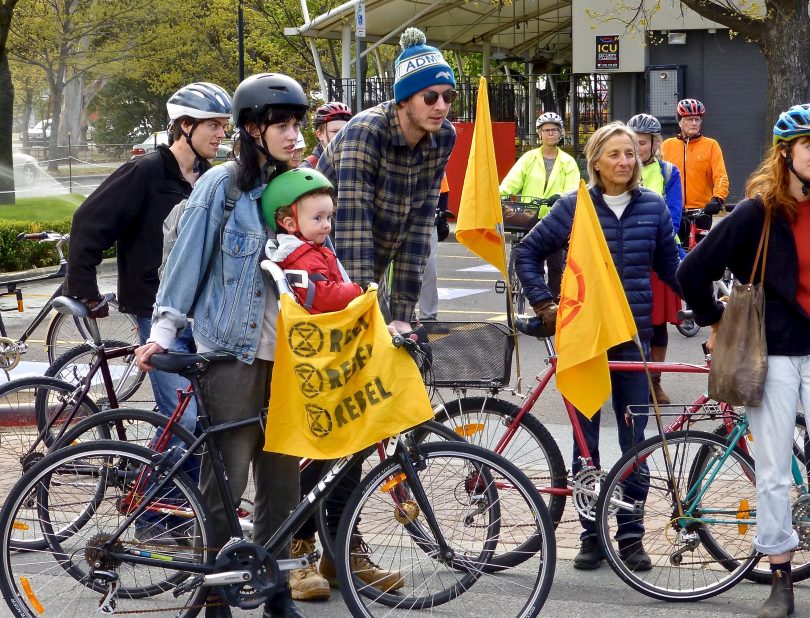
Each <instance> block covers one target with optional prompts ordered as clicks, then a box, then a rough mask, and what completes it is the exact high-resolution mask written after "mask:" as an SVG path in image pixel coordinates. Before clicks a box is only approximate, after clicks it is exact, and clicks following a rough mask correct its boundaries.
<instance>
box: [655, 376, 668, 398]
mask: <svg viewBox="0 0 810 618" xmlns="http://www.w3.org/2000/svg"><path fill="white" fill-rule="evenodd" d="M652 385H653V394H654V395H655V401H657V402H658V403H671V402H670V399H669V395H667V394H666V392H664V389H663V388H661V374H660V373H654V374H652Z"/></svg>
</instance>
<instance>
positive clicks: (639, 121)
mask: <svg viewBox="0 0 810 618" xmlns="http://www.w3.org/2000/svg"><path fill="white" fill-rule="evenodd" d="M627 128H628V129H631V130H632V131H634V132H636V133H640V134H642V135H661V123H660V122H658V118H656V117H655V116H650V115H649V114H636V115H635V116H633V117H632V118H631V119H630V120H628V121H627Z"/></svg>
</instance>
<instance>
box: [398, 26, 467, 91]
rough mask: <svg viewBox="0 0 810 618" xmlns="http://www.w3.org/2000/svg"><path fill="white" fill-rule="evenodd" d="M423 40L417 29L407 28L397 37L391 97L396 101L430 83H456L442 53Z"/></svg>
mask: <svg viewBox="0 0 810 618" xmlns="http://www.w3.org/2000/svg"><path fill="white" fill-rule="evenodd" d="M426 41H427V39H426V38H425V35H424V33H423V32H422V31H421V30H419V29H417V28H408V29H407V30H405V32H403V33H402V36H401V37H400V39H399V44H400V45H401V46H402V53H401V54H400V55H399V57H398V58H397V60H396V63H395V68H396V77H395V79H394V100H396V102H397V103H400V102H402V101H404V100H405V99H407V98H408V97H410V96H412V95H414V94H416V93H417V92H419V91H420V90H424V89H425V88H428V87H430V86H436V85H439V84H448V85H450V86H453V87H454V88H455V86H456V77H455V75H454V74H453V69H452V68H451V67H450V65H449V64H447V61H446V60H445V59H444V56H442V52H440V51H439V50H438V49H436V48H435V47H431V46H430V45H427V44H426Z"/></svg>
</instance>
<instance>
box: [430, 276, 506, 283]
mask: <svg viewBox="0 0 810 618" xmlns="http://www.w3.org/2000/svg"><path fill="white" fill-rule="evenodd" d="M439 281H469V282H470V283H497V282H498V281H500V279H468V278H466V277H458V278H455V277H439Z"/></svg>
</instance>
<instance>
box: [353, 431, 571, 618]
mask: <svg viewBox="0 0 810 618" xmlns="http://www.w3.org/2000/svg"><path fill="white" fill-rule="evenodd" d="M408 456H411V457H414V456H415V461H414V464H415V466H416V470H417V474H418V479H417V482H418V483H419V484H420V485H421V487H422V488H423V489H424V491H425V493H426V495H427V499H428V504H430V506H431V508H432V509H433V511H434V515H435V516H436V519H437V520H438V522H439V525H440V529H441V531H442V535H443V536H444V537H445V540H446V541H447V542H448V545H449V546H450V548H451V549H454V550H455V551H458V552H459V553H463V554H464V555H465V558H462V559H459V557H458V554H455V555H454V556H443V557H442V559H438V556H437V551H438V547H437V545H436V541H435V540H434V537H433V535H432V532H431V531H430V528H429V527H428V526H427V524H426V522H425V520H424V513H423V512H422V511H421V510H420V511H419V512H415V511H414V510H413V509H411V510H410V511H409V515H408V517H407V520H406V523H402V522H398V521H397V519H396V517H397V515H396V513H402V510H401V509H402V503H399V504H400V506H398V507H397V506H394V504H393V502H392V501H391V498H390V491H391V489H392V485H393V486H394V487H395V488H396V489H397V490H398V491H399V492H400V493H401V495H402V496H408V495H412V494H411V492H410V489H411V486H412V485H411V484H412V483H413V480H412V479H409V478H408V477H407V475H405V474H404V473H403V471H402V470H403V469H402V467H401V466H402V464H401V462H400V460H399V457H392V458H389V459H386V460H385V461H383V462H381V463H380V464H379V465H378V466H377V467H376V468H374V469H373V470H372V471H371V472H370V473H369V474H367V475H366V476H365V477H364V478H363V480H362V481H361V483H360V484H359V485H358V487H357V489H356V490H355V491H354V493H353V494H352V497H351V499H350V500H349V503H348V504H347V507H346V511H345V512H344V514H343V517H342V518H341V522H340V528H339V531H338V539H340V542H339V544H338V560H337V572H338V578H339V580H340V584H341V590H342V591H343V598H344V601H345V603H346V605H347V607H348V608H349V611H350V612H351V614H352V616H355V617H366V618H368V617H370V616H372V615H373V614H372V611H373V607H374V606H375V605H377V606H378V608H379V606H383V607H386V608H398V609H403V610H407V609H412V608H420V609H425V608H431V607H435V606H437V605H440V604H442V605H446V606H447V611H448V612H452V613H454V615H455V614H458V615H478V614H480V611H481V597H480V596H479V595H476V594H474V593H473V591H475V590H481V591H482V593H483V594H484V595H486V598H487V604H488V605H491V604H492V603H493V600H494V602H495V603H496V604H497V607H498V615H499V616H505V617H506V616H512V615H514V616H520V617H527V618H528V617H531V616H536V615H537V614H538V613H539V612H540V609H541V608H542V606H543V604H544V602H545V600H546V598H547V597H548V593H549V590H550V588H551V583H552V580H553V577H554V568H555V559H556V544H555V539H554V528H553V526H552V524H551V518H550V517H549V514H548V509H547V508H546V505H545V503H544V502H543V501H542V500H541V499H540V496H539V494H538V493H537V492H536V491H535V488H534V486H533V485H532V483H531V482H530V481H529V479H528V478H527V477H526V476H525V475H524V474H523V473H522V472H521V471H520V470H519V469H518V468H517V467H516V466H514V465H513V464H511V463H509V462H508V461H507V460H506V459H504V458H503V457H500V456H498V455H495V454H494V453H492V452H491V451H488V450H487V449H484V448H481V447H479V446H475V445H472V444H467V443H463V442H435V443H428V444H420V445H418V446H416V447H415V450H414V453H413V454H412V455H408ZM471 471H473V473H474V474H476V477H475V478H476V481H477V482H481V481H483V479H486V478H489V479H490V481H491V482H492V485H491V486H489V487H487V488H483V487H477V488H476V489H475V491H468V490H469V489H470V486H469V485H468V480H469V478H470V476H469V475H470V473H471ZM498 485H502V486H505V487H507V488H508V489H507V491H503V490H502V489H501V487H498ZM485 489H486V491H484V490H485ZM493 490H494V493H495V494H497V500H496V503H495V504H490V505H486V504H475V496H478V497H481V496H485V495H491V494H492V493H493ZM454 497H455V498H456V499H455V500H453V498H454ZM518 501H520V503H519V504H518ZM376 504H379V508H377V507H376V506H375V505H376ZM474 504H475V506H473V505H474ZM482 507H483V508H482ZM495 507H497V510H498V513H499V514H495V513H494V512H493V511H494V510H495ZM507 508H509V509H511V511H512V517H511V518H510V521H512V522H514V521H517V520H519V521H520V522H521V524H522V525H525V526H528V527H532V528H534V529H535V530H536V533H535V534H534V535H533V536H536V537H538V538H539V539H540V548H539V549H538V551H536V552H535V553H534V554H532V556H531V560H529V561H526V562H524V563H523V564H521V565H520V566H519V567H515V569H514V570H513V571H511V572H510V575H512V577H502V576H500V575H499V574H490V573H488V572H487V571H486V569H484V568H482V567H484V566H486V560H487V557H488V556H489V555H491V554H492V545H493V541H494V542H495V543H496V544H497V545H501V544H504V543H506V542H508V530H505V529H504V521H503V518H502V517H501V515H500V514H501V513H504V512H505V511H506V509H507ZM490 509H492V510H490ZM521 509H523V510H521ZM479 522H481V523H480V525H479ZM392 523H393V525H392ZM496 523H497V524H498V526H497V527H498V528H499V530H498V536H497V537H496V538H487V532H488V531H491V530H492V529H493V527H494V525H495V524H496ZM386 528H389V530H388V531H386ZM416 529H418V531H419V532H420V533H421V534H417V533H416ZM479 529H480V530H482V532H478V530H479ZM354 530H357V531H358V534H359V535H360V536H361V537H362V538H363V539H364V541H363V542H362V543H358V538H357V536H353V534H352V531H354ZM476 535H477V536H476ZM397 542H399V543H400V545H399V546H397ZM428 548H433V551H429V550H428ZM479 551H480V553H479V554H478V556H479V558H480V560H481V561H482V562H480V563H474V561H473V560H472V559H471V558H470V557H469V556H471V555H475V554H476V553H477V552H479ZM353 552H354V553H353ZM358 552H359V553H358ZM358 557H360V558H361V559H363V560H365V561H369V562H371V563H375V562H383V563H387V562H393V564H390V565H388V564H384V566H383V567H382V568H383V569H385V570H387V571H389V572H390V573H393V574H394V576H393V579H392V578H389V579H388V580H387V581H385V580H383V581H382V583H380V582H376V583H377V586H374V585H372V583H364V582H363V581H362V580H361V579H360V578H359V576H358V574H357V571H354V572H353V571H352V561H353V560H356V559H357V558H358ZM389 567H393V568H389ZM445 574H446V575H445ZM397 577H398V578H399V579H396V578H397ZM394 581H396V582H397V584H396V585H399V584H400V582H401V587H400V588H396V589H394V585H393V582H394ZM490 583H493V584H495V585H494V586H490V585H489V584H490ZM384 588H385V589H384ZM462 593H463V594H462ZM386 611H388V610H386Z"/></svg>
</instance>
